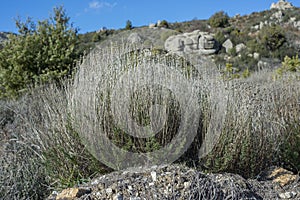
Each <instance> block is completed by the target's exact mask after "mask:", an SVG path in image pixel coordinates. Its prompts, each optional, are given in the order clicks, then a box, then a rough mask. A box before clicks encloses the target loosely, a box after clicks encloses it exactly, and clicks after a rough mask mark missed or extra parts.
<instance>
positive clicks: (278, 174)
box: [267, 167, 297, 186]
mask: <svg viewBox="0 0 300 200" xmlns="http://www.w3.org/2000/svg"><path fill="white" fill-rule="evenodd" d="M267 178H268V179H270V180H272V181H273V182H275V183H279V184H280V185H281V186H286V185H288V184H290V183H292V182H294V181H295V180H296V178H297V175H294V174H293V173H292V172H290V171H288V170H286V169H283V168H281V167H279V168H274V169H271V171H270V172H269V174H268V176H267Z"/></svg>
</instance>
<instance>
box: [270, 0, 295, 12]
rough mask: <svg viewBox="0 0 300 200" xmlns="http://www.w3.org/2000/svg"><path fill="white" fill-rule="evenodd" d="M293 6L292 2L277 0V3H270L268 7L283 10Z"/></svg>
mask: <svg viewBox="0 0 300 200" xmlns="http://www.w3.org/2000/svg"><path fill="white" fill-rule="evenodd" d="M290 8H294V6H293V4H291V3H290V2H287V1H285V0H279V1H278V2H277V3H272V4H271V7H270V9H278V10H285V9H290Z"/></svg>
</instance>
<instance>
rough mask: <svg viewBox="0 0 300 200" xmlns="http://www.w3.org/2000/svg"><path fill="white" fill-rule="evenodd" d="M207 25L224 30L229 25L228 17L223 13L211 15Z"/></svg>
mask: <svg viewBox="0 0 300 200" xmlns="http://www.w3.org/2000/svg"><path fill="white" fill-rule="evenodd" d="M208 23H209V25H210V26H211V27H214V28H217V27H221V28H224V27H226V26H228V25H229V16H228V15H227V13H225V12H224V11H220V12H217V13H215V14H213V15H212V16H211V17H210V18H209V19H208Z"/></svg>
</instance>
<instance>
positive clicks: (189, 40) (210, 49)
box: [165, 30, 219, 55]
mask: <svg viewBox="0 0 300 200" xmlns="http://www.w3.org/2000/svg"><path fill="white" fill-rule="evenodd" d="M218 48H219V45H218V44H217V42H216V41H215V39H214V37H213V35H211V34H210V33H207V32H200V31H199V30H196V31H193V32H191V33H183V34H179V35H174V36H170V37H169V38H168V39H167V40H166V42H165V49H166V50H167V51H170V52H173V53H178V54H189V53H194V54H200V55H209V54H213V53H215V52H216V51H217V50H218Z"/></svg>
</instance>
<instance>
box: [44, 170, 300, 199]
mask: <svg viewBox="0 0 300 200" xmlns="http://www.w3.org/2000/svg"><path fill="white" fill-rule="evenodd" d="M63 199H78V200H84V199H89V200H91V199H113V200H123V199H131V200H142V199H209V200H210V199H249V200H250V199H253V200H254V199H300V181H299V176H298V175H294V174H293V173H291V172H289V171H287V170H285V169H283V168H278V167H271V168H270V169H268V170H266V171H264V172H262V173H261V174H260V175H259V176H257V177H256V179H244V178H243V177H241V176H239V175H236V174H230V173H222V174H221V173H220V174H204V173H202V172H199V171H197V170H194V169H190V168H187V167H184V166H179V165H167V166H153V167H150V168H147V169H145V168H143V169H142V168H135V169H129V170H126V171H118V172H113V173H111V174H106V175H103V176H100V177H97V178H95V179H93V180H92V181H91V182H89V183H87V184H84V185H81V186H79V187H76V188H68V189H65V190H63V191H62V192H60V193H58V192H56V191H54V192H53V193H52V195H51V196H49V197H48V200H63Z"/></svg>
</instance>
